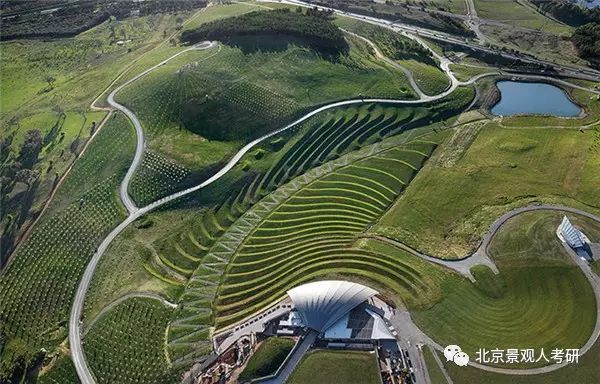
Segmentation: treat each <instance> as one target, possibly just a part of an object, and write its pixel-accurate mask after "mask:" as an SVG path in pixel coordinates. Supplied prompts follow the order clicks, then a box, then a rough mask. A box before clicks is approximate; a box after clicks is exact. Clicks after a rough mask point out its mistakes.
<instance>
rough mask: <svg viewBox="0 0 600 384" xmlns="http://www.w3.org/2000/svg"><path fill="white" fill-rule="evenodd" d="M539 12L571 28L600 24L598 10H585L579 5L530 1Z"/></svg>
mask: <svg viewBox="0 0 600 384" xmlns="http://www.w3.org/2000/svg"><path fill="white" fill-rule="evenodd" d="M531 2H532V3H533V4H534V5H535V6H537V7H538V8H539V9H540V10H541V11H543V12H547V13H549V14H551V15H552V16H554V17H555V18H557V19H558V20H560V21H562V22H563V23H565V24H568V25H572V26H580V25H583V24H587V23H591V22H600V8H597V7H596V8H589V9H588V8H586V7H584V6H582V5H580V4H577V3H574V2H570V1H563V0H550V1H548V0H532V1H531Z"/></svg>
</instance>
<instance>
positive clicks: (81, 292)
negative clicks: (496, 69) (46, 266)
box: [69, 32, 600, 384]
mask: <svg viewBox="0 0 600 384" xmlns="http://www.w3.org/2000/svg"><path fill="white" fill-rule="evenodd" d="M401 33H402V34H404V35H405V36H407V37H409V38H411V39H413V40H415V41H417V42H419V43H420V44H422V45H423V46H424V47H426V48H427V49H429V50H430V52H432V55H433V56H434V57H435V58H436V59H437V60H438V61H439V64H440V68H441V69H442V70H443V71H444V72H445V73H446V74H447V75H448V77H449V79H450V81H451V84H450V86H449V87H448V89H446V90H445V91H444V92H442V93H440V94H438V95H435V96H427V95H424V94H422V92H421V93H419V91H417V89H419V88H418V87H416V88H415V92H417V93H418V94H419V96H420V98H419V99H415V100H399V99H383V98H371V99H365V98H359V99H350V100H343V101H338V102H334V103H330V104H327V105H324V106H322V107H320V108H317V109H315V110H313V111H311V112H309V113H307V114H305V115H304V116H302V117H300V118H298V119H297V120H295V121H293V122H292V123H290V124H288V125H286V126H284V127H282V128H280V129H277V130H275V131H272V132H270V133H268V134H265V135H263V136H261V137H259V138H257V139H255V140H253V141H251V142H249V143H248V144H246V145H245V146H244V147H242V148H241V149H240V150H239V151H238V152H237V153H236V154H235V155H234V156H233V157H232V158H231V159H230V160H229V161H228V162H227V164H225V166H223V168H221V169H220V170H219V171H218V172H217V173H215V174H214V175H213V176H211V177H210V178H208V179H207V180H205V181H204V182H202V183H201V184H199V185H196V186H194V187H191V188H188V189H185V190H182V191H180V192H177V193H173V194H171V195H169V196H166V197H164V198H161V199H159V200H157V201H155V202H153V203H152V204H149V205H147V206H145V207H141V208H140V207H137V206H136V204H135V202H134V201H133V200H132V199H131V197H130V196H129V193H128V187H129V184H130V182H131V178H132V177H133V174H134V173H135V170H136V169H137V167H138V166H139V164H140V162H141V160H142V157H143V153H144V147H145V138H144V132H143V129H142V126H141V124H140V122H139V120H138V118H137V117H136V116H135V114H134V113H133V112H132V111H131V110H129V109H128V108H126V107H125V106H123V105H121V104H119V103H117V102H116V101H115V95H116V94H117V93H118V92H119V91H120V90H122V89H123V88H124V87H126V86H127V85H130V84H131V83H133V82H134V81H136V80H138V79H140V78H141V77H143V76H145V75H147V74H148V73H150V72H151V71H153V70H155V69H156V68H158V67H160V66H162V65H164V64H166V63H167V62H168V61H170V60H172V59H174V58H175V57H177V56H180V55H182V54H184V53H185V52H189V51H192V50H205V49H210V48H213V47H215V46H216V45H217V44H216V43H214V42H204V43H201V44H198V45H195V46H193V47H190V48H187V49H185V50H183V51H181V52H178V53H176V54H175V55H173V56H171V57H169V58H168V59H166V60H163V61H162V62H160V63H159V64H157V65H155V66H153V67H151V68H149V69H147V70H145V71H143V72H142V73H140V74H139V75H137V76H135V77H134V78H132V79H130V80H129V81H127V82H126V83H124V84H122V85H120V86H119V87H117V88H116V89H115V90H113V91H112V92H111V93H110V95H109V97H108V102H109V104H110V105H111V106H112V107H113V108H114V109H116V110H119V111H121V112H123V113H124V114H125V115H126V116H127V117H128V118H129V119H130V120H131V122H132V123H133V125H134V127H135V131H136V136H137V143H136V151H135V156H134V159H133V161H132V163H131V165H130V167H129V169H128V171H127V173H126V175H125V178H124V179H123V181H122V183H121V186H120V198H121V200H122V202H123V204H124V205H125V207H126V208H127V211H128V212H129V215H128V217H127V218H126V219H125V220H124V221H123V222H121V223H120V224H119V225H118V226H117V227H115V228H114V229H113V230H112V231H111V232H110V233H109V234H108V235H107V236H106V237H105V238H104V240H103V241H102V242H101V243H100V245H99V246H98V248H97V250H96V252H95V253H94V255H93V256H92V258H91V259H90V261H89V263H88V265H87V267H86V269H85V271H84V274H83V276H82V278H81V281H80V283H79V286H78V288H77V291H76V293H75V297H74V301H73V306H72V309H71V314H70V317H69V343H70V346H71V356H72V360H73V363H74V365H75V369H76V371H77V375H78V376H79V379H80V381H81V382H82V383H83V384H94V383H95V379H94V376H93V374H92V372H91V370H90V368H89V366H88V364H87V362H86V359H85V353H84V351H83V345H82V339H81V336H82V332H81V325H82V322H81V318H82V314H83V306H84V301H85V296H86V294H87V291H88V289H89V286H90V283H91V280H92V277H93V275H94V272H95V270H96V267H97V265H98V263H99V261H100V259H101V257H102V255H103V254H104V252H106V250H107V249H108V247H109V246H110V244H111V243H112V241H113V240H114V239H115V238H116V237H117V236H118V235H119V234H120V233H121V232H122V231H123V230H124V229H125V228H127V226H129V224H131V223H132V222H133V221H135V220H136V219H138V218H139V217H141V216H143V215H144V214H146V213H148V212H150V211H152V210H154V209H156V208H158V207H160V206H162V205H164V204H166V203H168V202H171V201H173V200H176V199H178V198H180V197H182V196H185V195H188V194H190V193H193V192H195V191H197V190H200V189H202V188H204V187H206V186H208V185H210V184H212V183H214V182H215V181H217V180H218V179H220V178H221V177H222V176H223V175H225V174H226V173H227V172H229V171H230V170H231V169H232V168H233V167H234V166H235V165H236V164H237V163H238V162H239V160H240V159H241V158H242V157H243V156H244V155H245V154H246V153H248V151H250V150H251V149H252V148H253V147H255V146H256V145H257V144H259V143H261V142H262V141H264V140H266V139H268V138H270V137H272V136H275V135H278V134H279V133H281V132H284V131H286V130H288V129H290V128H292V127H294V126H296V125H298V124H300V123H302V122H304V121H306V120H308V119H309V118H311V117H313V116H315V115H317V114H319V113H321V112H323V111H326V110H330V109H333V108H337V107H343V106H349V105H357V104H364V103H385V104H394V105H417V104H422V103H427V102H432V101H436V100H440V99H443V98H444V97H446V96H448V95H449V94H451V93H452V92H454V90H455V89H456V88H457V87H459V86H464V85H470V84H473V83H475V82H476V81H477V80H479V79H481V78H482V77H485V76H492V75H497V74H498V73H484V74H481V75H478V76H475V77H473V78H471V79H469V80H468V81H466V82H461V81H459V80H457V79H456V77H455V76H454V74H453V73H452V71H451V70H450V63H451V62H450V60H448V59H447V58H445V57H443V56H440V55H438V54H437V53H436V52H434V51H433V50H431V48H429V46H427V45H426V44H425V43H424V42H423V41H422V40H421V39H420V38H418V37H416V36H413V35H410V34H408V33H406V32H401ZM215 54H216V53H215ZM549 80H550V79H549ZM598 292H600V289H599V290H598ZM599 302H600V301H599ZM598 319H599V320H598V322H600V316H599V317H598ZM597 328H598V329H599V330H600V326H598V327H597ZM596 338H597V335H596Z"/></svg>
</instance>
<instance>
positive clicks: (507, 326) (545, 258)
mask: <svg viewBox="0 0 600 384" xmlns="http://www.w3.org/2000/svg"><path fill="white" fill-rule="evenodd" d="M560 219H561V215H560V213H548V212H529V213H524V214H522V215H519V216H517V217H515V218H513V219H511V220H509V221H508V222H507V224H506V225H505V226H503V227H502V228H501V229H500V231H499V232H498V233H497V235H496V236H495V237H494V239H493V240H492V243H491V244H490V247H489V252H490V254H491V256H492V258H493V260H494V261H495V263H496V264H497V266H498V268H499V270H500V274H499V275H497V276H496V275H494V274H493V273H491V271H489V270H487V268H486V269H484V268H481V267H475V268H474V271H473V272H474V275H475V277H476V278H477V279H479V280H478V282H477V283H476V284H471V283H468V282H466V281H460V282H459V281H455V282H453V281H452V280H453V279H448V280H447V281H446V282H445V284H447V285H445V286H446V287H447V288H446V289H444V292H446V293H447V294H446V296H445V297H444V298H443V299H442V300H441V301H440V302H438V303H436V304H435V305H434V306H433V307H431V308H429V309H427V310H425V311H421V310H416V311H413V312H412V314H413V318H414V319H415V322H416V323H417V325H419V327H420V328H421V329H422V330H423V331H424V332H425V333H427V334H428V335H429V336H431V337H432V338H433V339H434V340H436V341H438V342H439V343H440V344H442V345H447V344H452V343H454V344H458V345H460V346H461V348H462V349H463V350H464V351H467V353H468V354H469V355H471V356H475V351H477V350H478V349H479V348H486V349H488V350H491V349H493V348H501V349H507V348H519V349H524V348H534V349H537V350H539V349H540V348H544V349H545V350H546V351H551V350H552V349H554V348H562V349H566V348H580V347H581V346H582V345H583V344H585V343H586V342H587V340H588V338H589V336H590V334H591V331H592V329H593V327H594V324H595V321H596V303H595V299H594V295H593V291H592V288H591V286H590V284H589V282H588V281H587V279H586V278H585V276H584V275H583V273H582V272H581V271H580V269H579V267H578V266H576V265H575V264H574V263H573V262H572V260H571V259H570V257H569V256H568V254H567V253H566V252H565V251H564V249H563V248H562V245H561V244H560V242H559V241H558V239H557V237H556V235H555V230H556V226H558V224H559V223H560ZM574 221H575V222H576V223H578V224H580V223H584V221H583V220H582V219H580V218H577V217H575V218H574ZM586 225H589V223H586ZM597 230H598V226H597V225H596V226H595V228H594V232H595V231H597ZM544 363H545V362H544V361H542V362H540V363H537V364H544ZM546 364H547V363H546ZM505 365H506V366H513V367H522V368H531V367H533V366H535V365H536V364H533V363H530V364H526V363H519V364H505Z"/></svg>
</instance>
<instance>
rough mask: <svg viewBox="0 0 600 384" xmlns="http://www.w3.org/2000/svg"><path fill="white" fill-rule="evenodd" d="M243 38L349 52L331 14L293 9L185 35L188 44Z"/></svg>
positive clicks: (257, 13)
mask: <svg viewBox="0 0 600 384" xmlns="http://www.w3.org/2000/svg"><path fill="white" fill-rule="evenodd" d="M241 35H287V36H293V37H297V38H302V39H306V40H308V41H310V43H311V45H312V46H314V47H317V48H324V49H329V50H340V49H346V48H347V43H346V41H345V40H344V35H343V33H342V31H341V30H340V29H339V28H338V27H337V26H335V25H334V24H333V23H332V14H331V12H324V11H319V10H317V9H309V10H308V11H307V12H306V13H303V12H291V11H290V10H289V9H276V10H273V11H255V12H250V13H246V14H244V15H241V16H236V17H230V18H227V19H222V20H215V21H212V22H210V23H206V24H203V25H201V26H200V27H198V28H196V29H194V30H190V31H184V32H183V33H182V35H181V40H182V41H183V42H186V43H196V42H198V41H201V40H220V41H227V40H228V39H229V38H231V37H235V36H241Z"/></svg>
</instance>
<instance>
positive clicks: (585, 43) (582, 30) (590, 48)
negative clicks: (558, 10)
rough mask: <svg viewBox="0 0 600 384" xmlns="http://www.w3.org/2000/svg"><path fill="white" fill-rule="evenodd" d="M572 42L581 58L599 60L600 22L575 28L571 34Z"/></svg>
mask: <svg viewBox="0 0 600 384" xmlns="http://www.w3.org/2000/svg"><path fill="white" fill-rule="evenodd" d="M572 40H573V43H574V44H575V46H576V47H577V49H578V51H579V54H580V55H581V57H584V58H586V59H593V60H596V61H599V60H600V22H598V23H589V24H585V25H582V26H581V27H579V28H577V29H576V30H575V32H574V33H573V37H572Z"/></svg>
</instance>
